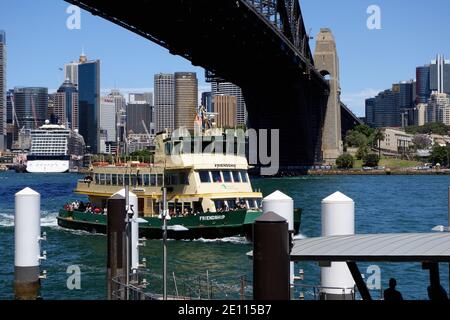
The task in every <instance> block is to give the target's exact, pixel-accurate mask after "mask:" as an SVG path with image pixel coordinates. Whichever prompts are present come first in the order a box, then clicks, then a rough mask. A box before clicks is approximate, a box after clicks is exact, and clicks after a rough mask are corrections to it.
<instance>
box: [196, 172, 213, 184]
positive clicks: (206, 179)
mask: <svg viewBox="0 0 450 320" xmlns="http://www.w3.org/2000/svg"><path fill="white" fill-rule="evenodd" d="M198 174H199V175H200V181H201V182H202V183H209V182H211V179H210V177H209V171H199V172H198Z"/></svg>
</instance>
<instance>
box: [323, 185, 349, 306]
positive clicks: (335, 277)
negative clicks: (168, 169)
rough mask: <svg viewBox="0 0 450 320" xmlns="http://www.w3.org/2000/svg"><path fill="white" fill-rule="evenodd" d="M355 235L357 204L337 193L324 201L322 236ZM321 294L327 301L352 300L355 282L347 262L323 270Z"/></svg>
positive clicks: (336, 263) (334, 263) (334, 264)
mask: <svg viewBox="0 0 450 320" xmlns="http://www.w3.org/2000/svg"><path fill="white" fill-rule="evenodd" d="M354 234H355V202H354V201H353V200H352V199H350V198H349V197H347V196H346V195H344V194H342V193H340V192H336V193H334V194H332V195H331V196H329V197H327V198H325V199H323V200H322V236H323V237H329V236H338V235H354ZM320 274H321V286H322V287H325V288H324V289H323V290H322V291H321V293H322V298H323V299H326V300H342V299H352V292H353V287H354V286H355V282H354V280H353V277H352V275H351V273H350V271H349V269H348V267H347V264H346V263H345V262H332V263H331V266H330V267H322V268H321V272H320ZM327 288H342V289H345V290H342V289H327Z"/></svg>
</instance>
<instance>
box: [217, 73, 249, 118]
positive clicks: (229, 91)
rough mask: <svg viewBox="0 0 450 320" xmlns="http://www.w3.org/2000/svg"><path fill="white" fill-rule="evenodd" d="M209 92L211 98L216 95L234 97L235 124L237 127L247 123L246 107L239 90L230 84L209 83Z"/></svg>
mask: <svg viewBox="0 0 450 320" xmlns="http://www.w3.org/2000/svg"><path fill="white" fill-rule="evenodd" d="M211 91H212V95H213V96H215V95H216V94H225V95H227V96H235V97H236V98H237V113H236V122H237V124H238V125H245V124H246V123H247V107H246V106H245V100H244V96H243V94H242V90H241V88H239V87H238V86H237V85H235V84H233V83H231V82H219V83H216V82H213V83H211Z"/></svg>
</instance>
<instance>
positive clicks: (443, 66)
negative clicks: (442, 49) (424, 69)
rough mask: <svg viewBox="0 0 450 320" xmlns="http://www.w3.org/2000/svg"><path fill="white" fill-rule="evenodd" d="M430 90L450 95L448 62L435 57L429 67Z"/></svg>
mask: <svg viewBox="0 0 450 320" xmlns="http://www.w3.org/2000/svg"><path fill="white" fill-rule="evenodd" d="M430 90H431V91H437V92H438V93H447V94H450V60H445V59H444V56H443V55H437V57H436V60H433V61H431V65H430Z"/></svg>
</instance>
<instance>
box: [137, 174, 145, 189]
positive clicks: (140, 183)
mask: <svg viewBox="0 0 450 320" xmlns="http://www.w3.org/2000/svg"><path fill="white" fill-rule="evenodd" d="M136 178H137V185H138V186H142V181H143V179H142V175H141V174H136Z"/></svg>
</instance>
